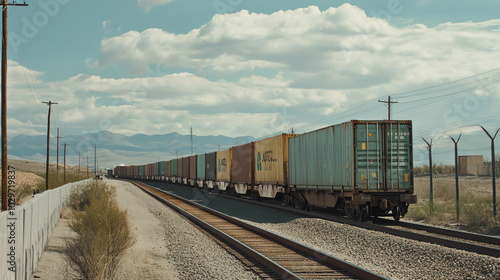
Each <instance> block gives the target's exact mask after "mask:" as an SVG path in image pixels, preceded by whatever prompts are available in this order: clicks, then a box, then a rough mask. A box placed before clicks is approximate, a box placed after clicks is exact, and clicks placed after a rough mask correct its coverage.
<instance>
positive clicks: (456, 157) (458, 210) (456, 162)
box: [450, 134, 462, 222]
mask: <svg viewBox="0 0 500 280" xmlns="http://www.w3.org/2000/svg"><path fill="white" fill-rule="evenodd" d="M460 137H462V134H460V135H459V136H458V139H457V140H456V141H455V139H454V138H453V137H451V136H450V138H451V141H453V143H454V144H455V186H456V189H457V190H456V192H457V222H458V221H459V220H460V189H459V187H458V141H460Z"/></svg>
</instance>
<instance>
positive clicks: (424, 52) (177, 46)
mask: <svg viewBox="0 0 500 280" xmlns="http://www.w3.org/2000/svg"><path fill="white" fill-rule="evenodd" d="M499 26H500V20H492V21H487V22H480V23H473V22H466V23H443V24H440V25H437V26H435V27H427V26H425V25H422V24H415V25H410V26H406V27H401V28H398V27H394V26H391V25H390V24H388V23H387V21H385V20H383V19H378V18H373V17H368V16H367V15H366V14H365V12H364V11H363V10H361V9H359V8H357V7H355V6H352V5H349V4H345V5H342V6H340V7H338V8H330V9H328V10H326V11H321V10H320V9H319V8H317V7H314V6H312V7H308V8H302V9H296V10H291V11H280V12H276V13H273V14H270V15H267V14H257V13H249V12H247V11H240V12H238V13H235V14H225V15H216V16H214V17H213V18H212V19H211V20H210V22H208V23H207V24H205V25H203V26H201V27H200V28H198V29H193V30H191V31H190V32H187V33H185V34H173V33H170V32H168V31H165V30H161V29H147V30H144V31H142V32H137V31H130V32H127V33H125V34H122V35H121V36H116V37H112V38H107V39H104V40H102V42H101V57H100V58H99V59H98V60H94V61H92V60H89V63H93V65H95V66H98V67H104V68H105V67H124V68H126V69H128V70H129V71H131V72H135V73H140V74H139V75H137V76H136V77H134V76H131V77H130V78H106V77H101V76H97V75H89V74H79V75H75V76H73V77H70V78H68V79H67V80H64V81H57V82H44V81H40V82H39V83H40V95H41V96H43V98H44V100H50V99H53V100H57V101H59V102H60V104H59V105H57V106H55V108H56V109H55V110H56V113H55V117H54V120H55V121H56V122H57V121H59V122H61V123H63V122H64V123H65V126H67V127H71V129H73V130H74V131H73V132H72V133H73V134H79V133H82V132H84V131H82V130H87V131H88V130H92V129H107V130H112V131H114V132H118V133H125V134H136V133H144V134H163V133H168V132H172V131H177V132H180V133H188V132H189V127H190V126H194V127H195V128H196V131H197V132H196V133H197V134H199V135H214V134H224V135H229V136H240V135H253V136H264V135H267V134H272V133H277V132H281V131H286V130H288V128H290V127H291V126H294V127H297V126H300V127H301V130H300V131H299V132H304V131H309V130H312V129H315V128H318V126H325V125H329V124H332V123H337V122H338V120H342V121H345V120H348V119H363V118H369V119H383V118H385V117H386V114H387V110H386V109H385V108H384V107H383V105H382V104H381V103H378V102H377V100H378V98H379V97H380V96H384V95H388V94H390V93H394V92H401V91H405V90H409V89H415V88H422V87H424V86H427V85H429V84H437V83H443V82H449V81H451V80H454V79H457V78H463V77H466V76H469V75H472V74H476V73H479V72H483V71H485V70H488V69H493V68H496V67H497V65H499V64H500V57H498V56H497V55H495V54H497V53H498V51H499V49H500V38H499V37H498V36H497V35H498V32H496V31H495V30H497V29H498V28H499ZM178 69H183V71H182V72H181V71H179V70H178ZM22 70H23V68H22V66H20V65H17V70H15V71H18V72H17V73H19V74H20V73H22ZM24 70H27V69H24ZM15 71H14V72H13V73H16V72H15ZM167 73H168V74H167ZM496 73H498V72H495V73H494V75H495V76H493V77H492V78H491V82H490V80H487V81H486V82H484V81H478V85H479V86H477V87H476V88H475V89H472V90H471V91H470V94H471V95H474V96H478V97H477V98H476V99H475V101H474V100H472V101H473V102H476V101H477V102H476V103H471V100H469V99H467V98H469V97H470V96H467V95H466V94H467V92H465V93H463V95H461V96H458V97H456V96H455V95H450V96H451V97H450V99H443V100H441V103H438V102H434V103H432V104H427V106H421V104H422V103H417V104H416V105H413V103H408V105H406V104H407V103H405V102H406V100H400V103H398V104H397V105H395V108H394V110H393V114H395V115H396V116H397V117H398V118H404V119H415V123H417V122H418V123H419V124H421V123H427V124H428V123H433V122H434V121H436V120H437V121H438V122H441V123H446V122H447V120H459V118H461V119H460V121H462V120H465V118H466V117H467V116H469V117H470V116H480V115H481V117H483V116H485V117H488V116H487V115H488V111H492V110H496V109H494V108H496V107H497V106H496V103H495V102H496V101H497V100H498V96H499V94H498V92H500V91H498V83H496V84H495V81H496V79H497V78H496V75H497V74H496ZM42 74H43V73H38V72H33V75H34V76H35V77H37V79H38V80H41V77H42ZM19 77H20V78H21V76H19ZM11 83H12V84H14V85H15V83H16V82H15V81H14V82H11ZM468 84H470V83H468ZM481 84H483V85H486V84H491V85H490V86H488V87H484V86H481ZM459 86H461V85H459ZM493 87H494V88H493ZM436 92H437V93H436V94H440V93H439V91H436ZM474 93H475V94H474ZM29 95H30V92H29V90H28V89H26V88H24V87H21V86H16V88H15V97H13V98H12V100H11V102H12V104H13V106H12V109H10V111H9V114H11V116H12V117H13V118H15V119H16V121H18V122H22V123H25V124H26V123H28V121H31V122H32V123H33V124H34V126H33V127H34V129H35V130H37V131H39V133H40V134H42V133H44V130H43V129H39V128H43V124H44V122H45V121H46V107H43V108H41V107H40V105H39V104H36V105H33V104H31V103H33V102H31V103H30V102H29V100H28V98H27V96H29ZM426 98H428V99H430V100H434V99H432V98H434V96H433V95H432V94H430V93H429V94H428V95H426V96H425V97H422V98H421V99H426ZM451 98H453V99H451ZM367 100H371V103H370V104H366V101H367ZM450 100H451V101H453V102H451V101H450ZM444 103H449V104H446V105H447V106H449V107H446V108H445V107H443V104H444ZM476 104H477V105H476ZM472 105H474V106H472ZM419 106H421V107H419ZM440 106H441V107H440ZM460 106H461V107H460ZM488 106H489V107H488ZM495 106H496V107H495ZM38 107H40V108H38ZM455 108H465V109H467V110H468V111H463V110H465V109H463V110H462V111H456V110H455ZM27 110H28V111H29V112H32V114H28V115H26V111H27ZM449 110H451V111H449ZM23 114H25V115H26V117H23ZM393 116H394V115H393ZM457 123H459V122H456V121H455V122H453V125H454V127H459V125H455V124H457ZM89 124H90V126H89ZM37 125H38V126H37ZM19 127H23V126H22V125H20V126H19ZM32 132H33V131H32ZM425 133H427V131H425ZM423 136H426V135H423Z"/></svg>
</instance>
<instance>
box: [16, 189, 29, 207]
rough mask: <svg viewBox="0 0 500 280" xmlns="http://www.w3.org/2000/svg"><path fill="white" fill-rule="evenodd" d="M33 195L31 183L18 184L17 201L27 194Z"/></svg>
mask: <svg viewBox="0 0 500 280" xmlns="http://www.w3.org/2000/svg"><path fill="white" fill-rule="evenodd" d="M31 195H33V189H32V188H31V186H30V185H22V186H18V187H17V189H16V201H17V203H19V201H21V199H23V198H24V197H27V196H31Z"/></svg>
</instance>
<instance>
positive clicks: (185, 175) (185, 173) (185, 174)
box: [182, 157, 189, 178]
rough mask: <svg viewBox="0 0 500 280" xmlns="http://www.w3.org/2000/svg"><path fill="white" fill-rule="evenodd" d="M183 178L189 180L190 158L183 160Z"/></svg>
mask: <svg viewBox="0 0 500 280" xmlns="http://www.w3.org/2000/svg"><path fill="white" fill-rule="evenodd" d="M182 178H189V158H188V157H185V158H182Z"/></svg>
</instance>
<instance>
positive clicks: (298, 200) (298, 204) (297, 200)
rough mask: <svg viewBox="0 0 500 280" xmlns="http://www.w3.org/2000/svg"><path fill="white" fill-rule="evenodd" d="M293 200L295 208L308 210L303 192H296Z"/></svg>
mask: <svg viewBox="0 0 500 280" xmlns="http://www.w3.org/2000/svg"><path fill="white" fill-rule="evenodd" d="M293 202H294V208H299V209H302V210H306V208H307V201H306V199H305V198H304V197H303V196H302V195H301V194H294V196H293Z"/></svg>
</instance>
